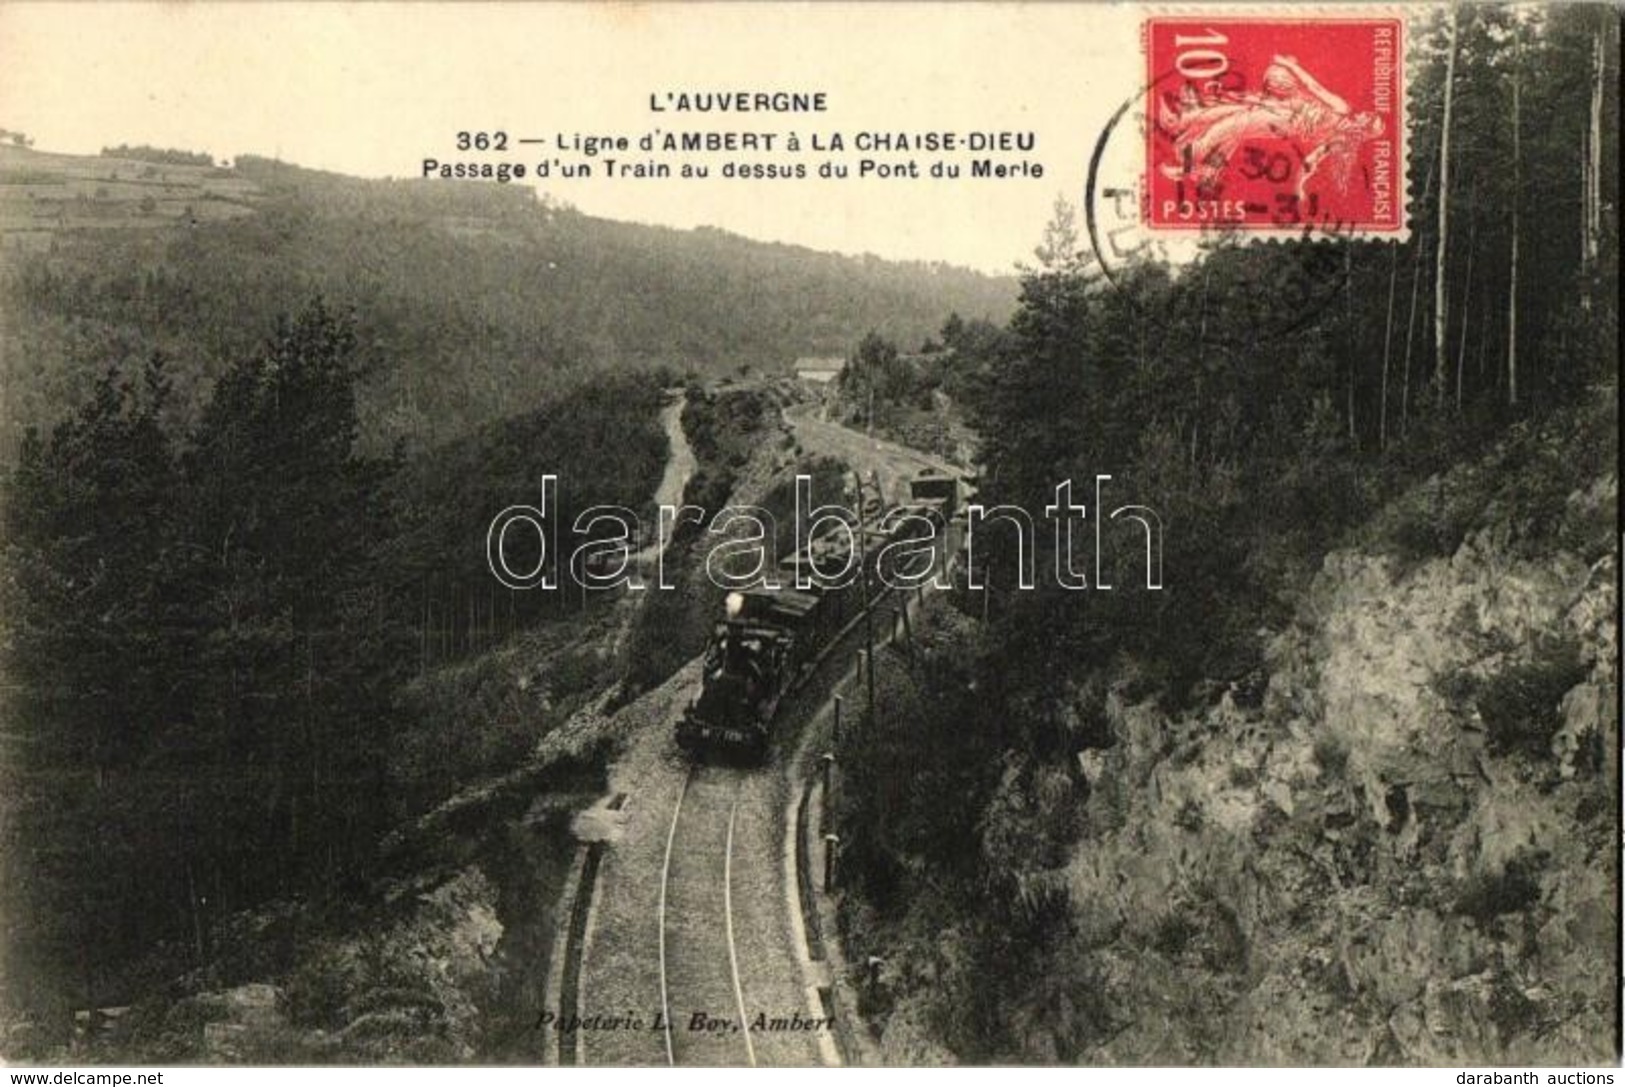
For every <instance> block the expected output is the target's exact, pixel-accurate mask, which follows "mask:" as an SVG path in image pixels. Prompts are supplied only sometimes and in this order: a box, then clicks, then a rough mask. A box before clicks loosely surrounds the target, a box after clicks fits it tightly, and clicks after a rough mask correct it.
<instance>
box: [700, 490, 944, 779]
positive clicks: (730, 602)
mask: <svg viewBox="0 0 1625 1087" xmlns="http://www.w3.org/2000/svg"><path fill="white" fill-rule="evenodd" d="M910 495H911V502H910V503H909V505H907V506H905V507H903V509H905V510H907V511H909V512H912V513H917V514H921V515H923V516H925V517H928V518H930V519H932V520H933V521H935V522H936V523H937V525H938V526H939V528H940V526H942V525H945V524H946V522H947V520H948V518H950V517H952V516H953V513H954V504H955V499H956V496H957V480H955V479H953V478H951V477H942V476H937V477H932V478H928V479H927V478H922V479H918V480H913V481H911V485H910ZM878 506H879V503H878V502H876V503H875V505H874V507H872V508H870V509H867V510H865V511H864V517H863V520H862V523H861V525H860V527H859V530H858V531H860V532H861V533H862V535H863V539H862V546H861V548H860V554H861V555H862V556H863V557H864V559H865V569H863V571H862V575H861V577H857V578H853V579H851V581H850V583H848V584H845V585H841V586H826V585H823V584H820V583H818V582H817V581H816V580H815V579H812V578H808V579H807V580H813V581H814V584H813V587H811V588H808V589H799V588H788V587H787V586H791V585H796V584H798V579H797V577H796V575H797V574H798V573H799V572H802V571H804V570H805V571H809V572H810V571H813V570H831V569H838V568H841V567H842V566H844V565H845V563H846V562H847V561H848V554H847V547H848V546H850V545H849V544H848V542H847V541H846V540H845V539H844V536H845V533H843V532H840V530H838V529H833V528H832V531H831V532H830V533H828V534H825V535H823V536H821V537H815V538H814V539H812V540H810V541H808V543H807V546H806V547H804V548H802V549H801V550H799V551H797V552H796V553H795V554H793V555H789V556H787V557H785V558H784V559H783V560H781V561H780V562H779V564H778V578H777V582H778V584H779V585H780V586H781V587H779V588H766V587H757V588H752V589H745V590H742V591H735V592H730V593H728V594H727V596H726V597H725V598H724V601H723V617H722V619H721V621H719V622H718V623H717V624H716V626H715V628H714V629H713V630H712V633H711V639H710V642H709V643H708V645H707V646H706V650H705V662H704V668H703V674H702V683H701V687H700V693H699V695H698V696H697V697H696V698H695V699H694V701H693V702H692V703H691V704H690V705H689V707H688V709H687V710H686V711H685V712H684V713H683V715H682V717H681V718H680V719H679V721H678V723H677V737H676V738H677V743H678V746H680V747H682V748H684V749H685V750H687V751H689V752H690V753H691V754H695V755H699V754H703V753H707V752H717V753H725V754H730V755H734V756H739V757H743V758H744V759H746V760H750V761H758V762H759V761H762V760H764V759H765V758H766V756H767V752H768V747H769V744H770V742H771V739H772V729H773V723H774V720H775V718H776V717H777V716H778V712H779V707H780V705H781V704H782V702H783V701H784V699H785V697H786V696H787V695H789V694H790V692H791V691H792V690H794V689H795V687H796V686H797V685H798V684H799V683H800V682H801V680H802V679H803V678H804V677H805V676H806V675H808V674H809V673H810V672H811V671H812V669H813V667H814V666H815V665H816V664H817V662H818V659H819V654H820V653H822V652H823V650H824V649H825V648H826V647H828V646H829V645H830V644H831V643H833V642H834V641H835V639H836V638H837V637H838V636H839V635H840V634H841V632H842V631H843V630H844V629H845V628H846V626H847V624H848V623H850V622H851V621H852V620H854V619H856V618H857V617H858V616H860V615H861V614H862V613H863V612H862V609H863V606H864V602H865V600H866V599H871V600H872V599H873V598H874V597H877V596H878V595H879V593H880V591H881V590H882V588H883V586H882V585H881V584H880V582H879V581H878V579H877V578H876V577H875V563H876V557H877V556H878V555H879V553H880V551H881V549H882V548H883V547H884V546H885V545H886V544H887V543H889V542H891V541H892V540H894V539H898V538H900V537H902V536H906V535H908V534H910V533H918V532H920V520H919V518H918V517H914V518H908V517H902V518H898V517H892V518H890V519H891V521H892V524H893V527H892V528H891V529H890V530H887V529H885V528H882V527H881V526H882V524H883V523H884V522H885V521H886V520H887V518H886V517H883V516H882V513H881V511H880V509H879V508H878ZM893 512H895V511H893Z"/></svg>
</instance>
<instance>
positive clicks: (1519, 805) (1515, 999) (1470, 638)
mask: <svg viewBox="0 0 1625 1087" xmlns="http://www.w3.org/2000/svg"><path fill="white" fill-rule="evenodd" d="M1474 471H1478V472H1481V473H1482V472H1484V471H1485V469H1484V468H1482V467H1480V468H1477V469H1474ZM1479 482H1480V483H1483V482H1484V480H1479ZM1461 483H1462V480H1460V479H1458V478H1447V479H1445V480H1442V481H1441V480H1437V479H1436V480H1434V481H1431V482H1430V484H1429V485H1428V486H1426V487H1423V488H1421V489H1420V490H1419V491H1417V492H1415V493H1413V494H1412V495H1410V496H1407V499H1406V502H1408V503H1409V504H1410V508H1408V509H1401V510H1400V511H1399V512H1398V515H1397V516H1399V517H1400V519H1401V520H1402V521H1403V519H1404V518H1406V517H1434V516H1437V515H1438V513H1439V511H1440V509H1441V508H1442V507H1441V500H1440V496H1439V494H1438V493H1435V492H1437V491H1438V490H1439V489H1443V490H1444V491H1449V490H1450V489H1451V488H1455V492H1456V493H1458V494H1459V493H1462V492H1463V490H1464V488H1463V487H1461V486H1460V484H1461ZM1496 486H1497V485H1496V484H1495V483H1494V481H1493V480H1491V481H1490V485H1489V486H1487V487H1481V488H1480V489H1478V490H1477V491H1472V488H1465V490H1467V491H1472V493H1474V494H1476V495H1477V496H1478V499H1475V501H1477V502H1478V505H1477V508H1476V509H1475V510H1472V511H1470V512H1469V514H1468V515H1467V516H1466V517H1465V518H1463V524H1464V525H1465V526H1467V527H1466V532H1465V534H1464V537H1463V538H1462V540H1461V542H1460V543H1459V545H1456V546H1454V547H1453V548H1450V549H1448V550H1449V553H1445V554H1434V555H1431V556H1422V557H1420V558H1418V557H1417V556H1416V555H1414V554H1408V553H1407V549H1406V548H1404V547H1398V546H1394V539H1395V537H1392V536H1391V537H1389V538H1388V539H1387V540H1382V539H1373V540H1372V541H1371V542H1370V543H1369V544H1362V545H1360V546H1359V547H1355V548H1350V549H1347V550H1341V551H1337V552H1334V553H1332V554H1331V555H1329V556H1328V557H1327V558H1326V560H1325V562H1324V566H1323V568H1322V570H1321V572H1320V573H1319V575H1318V577H1317V578H1316V579H1315V582H1314V585H1313V588H1312V591H1311V593H1310V595H1309V597H1308V599H1307V600H1306V601H1305V603H1304V605H1303V606H1302V608H1301V609H1300V612H1299V618H1298V621H1297V622H1296V624H1295V625H1294V626H1293V627H1292V628H1291V629H1288V630H1286V631H1284V632H1277V633H1275V634H1273V635H1271V636H1270V640H1269V644H1268V650H1267V665H1266V673H1267V674H1266V675H1262V676H1259V677H1257V679H1258V680H1259V682H1258V683H1256V684H1253V685H1251V686H1248V685H1241V686H1236V687H1233V688H1232V689H1231V690H1230V691H1229V692H1228V693H1226V694H1224V695H1223V697H1222V698H1221V699H1220V700H1219V701H1217V703H1215V704H1213V705H1211V706H1209V707H1208V708H1206V709H1205V710H1203V711H1201V712H1199V713H1195V714H1190V715H1186V716H1183V717H1178V718H1170V717H1169V716H1167V715H1164V714H1162V713H1159V712H1158V711H1157V710H1156V709H1155V708H1153V707H1152V706H1150V705H1148V704H1128V703H1126V702H1125V701H1124V700H1123V699H1121V698H1119V697H1116V696H1113V697H1112V698H1110V699H1109V700H1108V706H1107V712H1108V717H1109V720H1110V723H1111V727H1112V730H1113V733H1114V735H1115V739H1116V742H1115V745H1114V746H1113V747H1110V748H1108V749H1105V750H1102V751H1093V752H1089V753H1087V754H1086V755H1085V756H1084V759H1083V761H1084V764H1085V775H1086V776H1087V777H1088V778H1089V779H1090V785H1091V789H1090V797H1089V801H1088V809H1089V810H1088V816H1089V818H1088V825H1089V828H1090V829H1089V830H1088V831H1087V832H1086V835H1085V837H1084V839H1083V840H1082V842H1081V843H1080V844H1079V847H1078V849H1077V852H1076V855H1075V858H1074V860H1073V861H1072V863H1071V864H1070V866H1069V868H1068V870H1067V873H1066V881H1067V884H1068V891H1069V896H1070V900H1071V903H1072V910H1073V914H1074V920H1075V922H1076V924H1075V925H1074V930H1075V935H1074V936H1073V937H1072V938H1071V940H1070V942H1069V944H1068V946H1067V948H1066V949H1064V950H1063V951H1062V952H1061V954H1062V955H1063V956H1070V957H1071V959H1072V961H1073V963H1074V964H1078V963H1087V964H1088V968H1087V970H1086V973H1087V974H1088V975H1089V977H1088V980H1087V982H1086V983H1085V984H1087V985H1088V986H1090V987H1091V989H1092V990H1093V998H1092V999H1091V1000H1090V1001H1089V1002H1088V1004H1089V1007H1090V1010H1089V1012H1088V1014H1087V1015H1085V1014H1084V1013H1083V1012H1082V1011H1077V1012H1073V1011H1070V1010H1069V1009H1066V1008H1061V1009H1057V1008H1056V1007H1053V1006H1051V1007H1046V1008H1039V1007H1037V1006H1036V1005H1035V1006H1034V1008H1033V1009H1032V1015H1031V1017H1030V1020H1029V1021H1030V1022H1032V1023H1033V1030H1032V1034H1031V1036H1030V1037H1028V1038H1025V1039H1022V1040H1020V1042H1019V1044H1020V1045H1021V1046H1022V1048H1023V1049H1024V1050H1025V1052H1026V1054H1027V1056H1028V1057H1030V1058H1032V1059H1039V1060H1042V1059H1063V1060H1077V1061H1080V1062H1082V1063H1086V1064H1088V1063H1159V1064H1161V1063H1187V1062H1190V1063H1221V1064H1229V1063H1234V1064H1254V1063H1264V1064H1277V1063H1278V1064H1365V1063H1378V1064H1481V1063H1482V1064H1487V1063H1512V1064H1531V1063H1535V1064H1538V1063H1565V1064H1566V1063H1588V1062H1600V1061H1609V1060H1612V1059H1613V1053H1612V1044H1613V1043H1612V1038H1613V1023H1614V1022H1615V1021H1616V1020H1615V1008H1614V999H1615V998H1614V985H1613V980H1612V979H1613V977H1614V975H1615V974H1616V973H1617V966H1618V964H1617V963H1615V962H1614V954H1615V952H1614V947H1615V934H1616V933H1617V931H1618V918H1617V917H1616V916H1615V907H1614V886H1615V881H1616V879H1617V871H1616V867H1615V859H1616V857H1615V853H1614V845H1615V843H1614V842H1613V841H1612V828H1613V825H1614V818H1615V813H1616V812H1617V811H1618V810H1619V797H1618V796H1617V795H1616V793H1615V789H1614V782H1615V780H1616V777H1617V765H1616V760H1617V757H1618V751H1619V734H1618V718H1617V717H1616V715H1615V713H1616V709H1615V708H1616V705H1617V700H1616V699H1617V694H1616V692H1617V686H1618V682H1619V676H1618V674H1617V668H1616V659H1617V658H1616V638H1617V626H1616V624H1617V616H1618V601H1617V599H1616V593H1615V585H1616V582H1617V572H1616V563H1617V561H1618V559H1617V548H1618V540H1617V538H1616V537H1615V536H1614V531H1615V528H1614V525H1615V504H1616V501H1617V479H1616V478H1615V476H1614V475H1613V474H1612V472H1611V470H1610V471H1609V472H1608V473H1607V474H1604V475H1600V476H1598V477H1597V478H1594V479H1592V480H1589V481H1587V485H1586V486H1584V487H1582V488H1580V489H1578V490H1574V491H1572V492H1571V493H1569V494H1567V496H1566V501H1561V499H1562V497H1563V496H1562V494H1561V492H1560V493H1559V494H1558V495H1557V496H1555V497H1556V498H1557V499H1559V500H1560V501H1557V502H1545V503H1543V504H1542V507H1541V508H1542V509H1543V510H1544V512H1543V513H1542V515H1541V517H1539V518H1531V517H1530V516H1528V515H1527V514H1526V515H1524V516H1522V517H1520V516H1519V515H1518V514H1517V513H1516V512H1515V511H1519V510H1524V511H1527V510H1528V509H1529V508H1530V503H1527V502H1524V501H1522V500H1521V499H1520V498H1519V496H1516V495H1513V496H1510V497H1509V496H1508V495H1507V494H1505V493H1500V494H1497V493H1496ZM1430 487H1431V488H1434V490H1433V491H1430V490H1429V488H1430ZM1484 496H1488V498H1489V500H1488V501H1482V498H1483V497H1484ZM1458 512H1459V511H1458Z"/></svg>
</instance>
